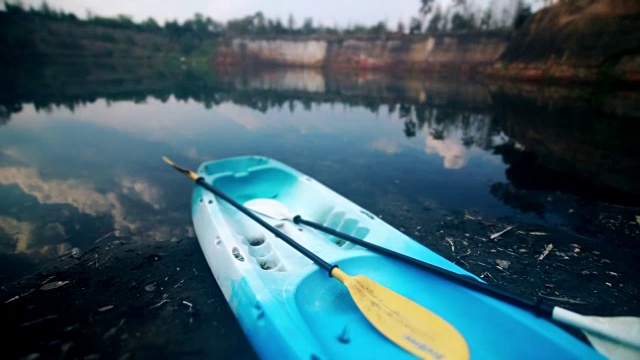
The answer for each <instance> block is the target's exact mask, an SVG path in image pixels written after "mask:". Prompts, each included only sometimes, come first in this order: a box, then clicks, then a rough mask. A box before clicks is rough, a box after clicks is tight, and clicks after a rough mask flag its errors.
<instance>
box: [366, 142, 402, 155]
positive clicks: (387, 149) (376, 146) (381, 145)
mask: <svg viewBox="0 0 640 360" xmlns="http://www.w3.org/2000/svg"><path fill="white" fill-rule="evenodd" d="M371 148H372V149H373V150H377V151H381V152H383V153H386V154H397V153H399V152H400V146H398V144H396V143H394V142H392V141H389V140H388V139H378V140H375V141H374V142H373V143H372V144H371Z"/></svg>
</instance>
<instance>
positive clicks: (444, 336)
mask: <svg viewBox="0 0 640 360" xmlns="http://www.w3.org/2000/svg"><path fill="white" fill-rule="evenodd" d="M162 159H163V160H164V161H165V162H166V163H167V164H169V165H171V166H172V167H173V168H174V169H176V170H178V171H179V172H181V173H183V174H185V175H187V176H188V177H189V178H191V180H194V181H195V182H196V184H198V185H199V186H201V187H203V188H204V189H206V190H208V191H211V192H212V193H213V194H215V195H216V196H218V197H219V198H221V199H223V200H224V201H226V202H227V203H229V204H230V205H232V206H233V207H235V208H236V209H238V210H239V211H240V212H242V213H243V214H245V215H246V216H248V217H249V218H251V219H252V220H253V221H255V222H257V223H258V224H259V225H261V226H262V227H264V228H265V229H267V230H268V231H269V232H271V233H272V234H274V235H275V236H276V237H278V238H280V239H281V240H283V241H284V242H286V243H287V244H288V245H290V246H291V247H293V248H294V249H295V250H297V251H298V252H300V253H301V254H302V255H304V256H306V257H307V258H308V259H309V260H311V261H313V262H314V263H315V264H316V265H318V266H319V267H321V268H322V269H324V270H325V271H327V272H328V273H329V276H330V277H335V278H336V279H338V280H339V281H340V282H341V283H342V284H344V286H345V287H346V288H347V289H348V291H349V294H350V295H351V298H352V299H353V301H354V303H355V304H356V306H357V307H358V308H359V309H360V311H361V312H362V314H363V315H364V316H365V317H366V318H367V320H369V322H370V323H371V324H372V325H373V326H374V327H375V328H376V329H377V330H378V331H380V332H381V333H382V334H383V335H384V336H385V337H387V338H388V339H389V340H390V341H392V342H393V343H395V344H396V345H398V346H399V347H401V348H402V349H404V350H406V351H408V352H409V353H411V354H413V355H415V356H418V357H420V358H423V359H443V358H445V357H446V358H448V359H469V347H468V346H467V343H466V341H465V340H464V338H463V337H462V336H461V335H460V333H459V332H458V331H457V330H456V329H455V328H454V327H453V326H451V324H449V323H448V322H446V321H445V320H444V319H442V318H441V317H439V316H438V315H436V314H434V313H433V312H431V311H429V310H427V309H425V308H423V307H422V306H420V305H418V304H417V303H415V302H413V301H411V300H409V299H407V298H405V297H404V296H402V295H400V294H398V293H396V292H394V291H392V290H390V289H388V288H386V287H384V286H382V285H380V284H378V283H376V282H375V281H373V280H371V279H369V278H367V277H365V276H363V275H357V276H351V275H348V274H347V273H345V272H344V271H342V270H340V269H339V268H338V266H337V265H331V264H329V263H328V262H326V261H324V260H323V259H321V258H320V257H319V256H317V255H316V254H314V253H312V252H311V251H309V250H308V249H307V248H305V247H304V246H302V245H300V244H299V243H297V242H296V241H295V240H293V239H292V238H290V237H289V236H287V235H286V234H284V233H283V232H281V231H280V230H278V229H276V228H275V227H273V226H271V225H270V224H269V223H267V222H266V221H264V220H262V219H261V218H260V217H259V216H257V215H255V214H254V213H253V212H252V211H251V210H249V209H247V208H245V207H244V206H242V205H240V204H239V203H237V202H236V201H235V200H233V199H232V198H230V197H229V196H227V195H226V194H224V193H223V192H222V191H220V190H219V189H218V188H216V187H214V186H213V185H211V184H209V183H207V182H206V181H205V180H204V179H203V178H201V177H199V176H198V175H197V174H196V173H195V172H193V171H191V170H189V169H186V168H183V167H180V166H178V165H176V164H174V163H173V162H172V161H171V160H169V159H168V158H167V157H163V158H162Z"/></svg>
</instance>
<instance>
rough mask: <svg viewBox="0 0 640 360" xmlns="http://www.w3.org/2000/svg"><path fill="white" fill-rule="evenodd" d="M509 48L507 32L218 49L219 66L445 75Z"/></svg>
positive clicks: (265, 42) (272, 42) (267, 42)
mask: <svg viewBox="0 0 640 360" xmlns="http://www.w3.org/2000/svg"><path fill="white" fill-rule="evenodd" d="M506 45H507V41H506V37H505V35H504V34H453V35H451V34H450V35H438V36H419V37H411V38H408V37H389V38H381V37H358V38H350V39H347V40H342V39H339V38H328V39H314V38H302V39H301V38H295V39H293V38H290V39H261V38H244V39H233V40H229V41H227V42H226V43H225V44H223V45H221V46H220V47H219V48H218V51H217V53H216V55H215V57H214V62H215V63H216V64H219V65H230V64H242V65H245V64H263V65H282V66H304V67H329V68H339V69H360V70H418V71H447V70H455V71H459V70H460V69H466V70H468V71H473V70H475V69H477V68H479V67H480V66H486V65H488V64H492V63H494V62H495V61H496V60H497V59H498V58H499V56H500V54H502V52H503V50H504V48H505V47H506Z"/></svg>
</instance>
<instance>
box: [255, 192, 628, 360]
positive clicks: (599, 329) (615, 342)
mask: <svg viewBox="0 0 640 360" xmlns="http://www.w3.org/2000/svg"><path fill="white" fill-rule="evenodd" d="M245 206H246V207H247V208H249V209H251V210H253V211H255V212H257V213H260V214H262V215H265V216H267V217H270V218H273V219H276V220H288V221H291V222H293V223H295V224H303V225H306V226H309V227H311V228H314V229H316V230H320V231H322V232H325V233H327V234H330V235H333V236H335V237H338V238H341V239H343V240H346V241H349V242H351V243H353V244H356V245H360V246H362V247H364V248H367V249H369V250H372V251H374V252H377V253H379V254H382V255H387V256H390V257H392V258H395V259H398V260H401V261H404V262H406V263H409V264H412V265H414V266H416V267H418V268H421V269H425V270H428V271H430V272H432V273H435V274H437V275H439V276H441V277H443V278H445V279H447V280H450V281H453V282H455V283H457V284H459V285H462V286H465V287H467V288H470V289H473V290H475V291H478V292H481V293H483V294H486V295H489V296H492V297H494V298H497V299H500V300H502V301H505V302H508V303H510V304H513V305H516V306H518V307H521V308H524V309H527V310H532V311H534V312H535V313H536V314H537V315H538V316H542V317H545V318H547V319H551V320H555V321H557V322H559V323H562V324H565V325H568V326H571V327H574V328H577V329H579V330H581V331H582V332H583V333H584V334H585V336H586V337H587V338H588V339H589V341H590V342H591V344H592V345H593V347H594V348H595V349H597V350H598V351H600V353H602V354H604V355H605V356H607V357H609V358H611V359H618V358H619V359H632V358H633V359H637V358H640V319H639V318H637V317H630V316H625V317H610V318H607V317H596V316H584V315H580V314H577V313H574V312H572V311H569V310H566V309H563V308H560V307H558V306H555V307H554V306H550V305H547V304H542V303H540V302H535V301H532V300H529V299H526V298H523V297H521V296H519V295H515V294H512V293H509V292H507V291H505V290H502V289H500V288H497V287H494V286H491V285H489V284H486V283H484V282H481V281H479V280H476V279H475V278H473V277H471V276H466V275H461V274H457V273H455V272H452V271H449V270H445V269H443V268H440V267H437V266H434V265H431V264H429V263H426V262H424V261H421V260H418V259H415V258H412V257H410V256H407V255H404V254H402V253H398V252H396V251H393V250H390V249H387V248H384V247H382V246H379V245H376V244H372V243H370V242H367V241H364V240H362V239H359V238H356V237H353V236H351V235H348V234H345V233H342V232H339V231H337V230H334V229H332V228H329V227H326V226H323V225H321V224H318V223H315V222H312V221H309V220H306V219H303V218H302V217H300V216H299V215H296V216H294V215H292V214H291V213H290V212H289V210H288V209H287V208H286V207H285V206H284V204H282V203H281V202H279V201H277V200H274V199H254V200H251V201H248V202H247V203H246V204H245Z"/></svg>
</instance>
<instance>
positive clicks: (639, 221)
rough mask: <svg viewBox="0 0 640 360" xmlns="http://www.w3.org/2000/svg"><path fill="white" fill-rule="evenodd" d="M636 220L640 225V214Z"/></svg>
mask: <svg viewBox="0 0 640 360" xmlns="http://www.w3.org/2000/svg"><path fill="white" fill-rule="evenodd" d="M636 222H637V223H638V225H640V215H636Z"/></svg>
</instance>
